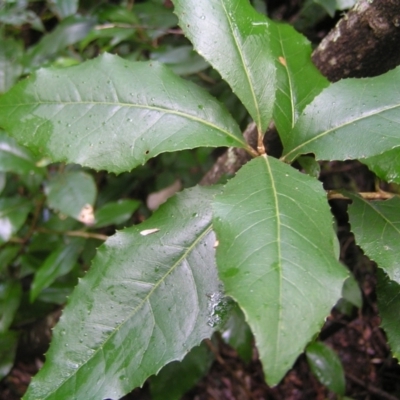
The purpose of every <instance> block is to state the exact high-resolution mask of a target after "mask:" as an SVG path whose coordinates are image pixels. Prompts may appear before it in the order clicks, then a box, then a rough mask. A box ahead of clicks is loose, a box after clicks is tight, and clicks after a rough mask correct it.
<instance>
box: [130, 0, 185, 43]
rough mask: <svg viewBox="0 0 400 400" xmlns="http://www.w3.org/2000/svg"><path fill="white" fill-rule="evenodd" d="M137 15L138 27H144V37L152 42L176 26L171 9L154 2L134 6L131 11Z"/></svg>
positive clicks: (175, 19)
mask: <svg viewBox="0 0 400 400" xmlns="http://www.w3.org/2000/svg"><path fill="white" fill-rule="evenodd" d="M133 11H134V13H135V14H136V15H137V17H138V19H139V22H140V25H141V26H144V27H146V35H148V36H150V39H152V40H154V39H157V38H158V37H160V36H163V35H165V34H166V33H167V31H168V29H170V28H173V27H174V26H176V25H177V24H178V21H177V18H176V16H175V15H174V14H173V13H172V9H168V8H167V7H165V6H164V5H161V4H156V3H154V2H150V1H147V2H143V3H138V4H135V7H134V9H133Z"/></svg>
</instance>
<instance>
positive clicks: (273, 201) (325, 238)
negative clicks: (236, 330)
mask: <svg viewBox="0 0 400 400" xmlns="http://www.w3.org/2000/svg"><path fill="white" fill-rule="evenodd" d="M214 212H215V219H214V228H215V231H216V234H217V237H218V239H219V242H220V243H219V246H218V248H217V264H218V269H219V272H220V277H221V279H222V281H223V282H224V285H225V289H226V293H227V295H229V296H231V297H232V298H233V299H234V300H235V301H237V303H238V304H239V306H240V307H241V308H242V310H243V312H244V314H245V316H246V320H247V322H248V324H249V325H250V327H251V329H252V331H253V334H254V336H255V339H256V343H257V347H258V350H259V353H260V358H261V361H262V363H263V367H264V372H265V376H266V379H267V382H268V383H269V384H270V385H275V384H277V383H278V382H279V381H280V380H281V379H282V377H283V376H284V374H285V373H286V371H287V370H288V369H289V368H290V367H291V366H292V364H293V363H294V361H295V360H296V358H297V356H298V355H299V354H300V353H301V352H302V351H303V349H304V347H305V345H306V344H307V343H308V342H309V341H310V340H311V338H312V337H313V336H314V335H315V334H316V333H317V332H318V331H319V329H320V327H321V326H322V324H323V323H324V319H325V317H326V316H327V315H328V314H329V312H330V310H331V308H332V307H333V306H334V305H335V303H336V302H337V300H338V299H339V298H340V297H341V290H342V286H343V282H344V280H345V279H346V277H347V272H346V271H345V269H344V268H343V266H342V265H341V264H340V263H339V262H338V261H337V259H338V243H337V239H336V237H335V233H334V231H333V227H332V215H331V214H330V211H329V206H328V203H327V200H326V194H325V192H324V191H323V189H322V186H321V184H320V183H319V182H318V181H317V180H316V179H313V178H311V177H309V176H308V175H304V174H301V173H299V172H298V171H296V170H295V169H293V168H291V167H290V166H288V165H287V164H284V163H282V162H279V161H278V160H276V159H274V158H270V157H259V158H256V159H253V160H252V161H250V162H249V163H247V164H246V165H245V166H244V167H242V168H241V169H240V171H239V172H238V173H237V175H236V176H235V178H232V179H231V180H230V181H229V182H228V184H227V185H226V187H225V189H224V191H223V193H222V194H221V195H219V196H217V197H216V200H215V203H214Z"/></svg>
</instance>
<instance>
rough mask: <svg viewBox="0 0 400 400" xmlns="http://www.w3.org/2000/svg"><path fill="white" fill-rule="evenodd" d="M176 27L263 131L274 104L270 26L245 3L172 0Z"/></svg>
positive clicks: (264, 18)
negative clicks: (178, 27) (229, 87)
mask: <svg viewBox="0 0 400 400" xmlns="http://www.w3.org/2000/svg"><path fill="white" fill-rule="evenodd" d="M173 3H174V5H175V13H176V14H177V15H178V18H179V25H180V27H181V28H182V30H183V31H184V32H185V35H186V36H187V37H188V38H189V39H190V41H191V42H192V43H193V45H194V48H195V49H196V51H197V52H198V53H199V54H200V55H201V56H203V57H204V58H205V59H206V60H207V61H208V62H209V63H210V64H211V65H212V66H213V67H214V68H215V69H216V70H218V72H219V73H220V74H221V76H222V78H223V79H224V80H225V81H226V82H227V83H228V84H229V85H230V86H231V88H232V90H233V91H234V92H235V94H236V95H237V96H238V97H239V99H240V100H241V101H242V103H243V104H244V106H245V107H246V108H247V110H248V111H249V113H250V115H251V116H252V118H253V119H254V121H255V122H256V124H257V128H258V130H259V132H260V133H263V132H265V131H266V130H267V127H268V124H269V122H270V120H271V117H272V109H273V105H274V98H275V73H276V71H275V63H274V60H273V57H272V55H271V53H270V50H269V48H270V43H269V32H268V29H269V22H268V21H267V19H266V17H265V16H264V15H261V14H259V13H257V12H256V11H255V10H254V8H253V7H252V6H251V5H250V3H249V1H248V0H215V1H209V0H173Z"/></svg>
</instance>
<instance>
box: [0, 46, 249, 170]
mask: <svg viewBox="0 0 400 400" xmlns="http://www.w3.org/2000/svg"><path fill="white" fill-rule="evenodd" d="M54 87H57V88H58V90H57V91H55V90H54V89H53V88H54ZM10 115H12V118H10ZM0 126H2V127H3V128H4V129H5V130H6V131H8V133H9V134H11V135H13V136H15V137H16V138H17V140H19V141H21V142H22V143H23V144H25V145H27V146H28V147H31V148H32V149H34V150H36V151H37V152H39V153H44V154H46V155H47V156H49V157H51V159H52V160H53V161H67V162H75V163H79V164H82V165H85V166H89V167H92V168H96V169H106V170H108V171H110V172H123V171H127V170H131V169H132V168H134V167H135V166H137V165H139V164H143V163H144V162H146V161H147V160H148V159H149V158H151V157H154V156H156V155H157V154H159V153H162V152H168V151H175V150H183V149H187V148H194V147H200V146H210V147H213V146H214V147H217V146H237V147H245V146H246V145H245V143H244V141H243V138H242V137H241V132H240V129H239V127H238V125H237V124H236V122H235V121H234V120H233V118H232V117H231V116H230V115H229V114H228V112H227V111H226V109H225V108H224V107H222V106H221V104H220V103H218V102H217V101H216V100H215V99H214V98H212V97H211V96H210V95H209V94H208V93H207V92H206V91H204V90H203V89H200V88H199V87H197V86H195V85H194V84H191V83H190V82H187V81H184V80H183V79H181V78H179V77H177V76H175V75H174V74H173V73H172V72H171V71H169V70H168V69H167V68H166V67H164V66H163V65H161V64H158V63H155V62H148V63H145V62H143V63H142V62H137V63H133V62H129V61H125V60H122V59H121V58H119V57H117V56H112V55H109V54H105V55H103V56H100V57H98V58H97V59H95V60H93V61H87V62H85V63H83V64H81V65H79V66H76V67H71V68H65V69H52V68H51V69H41V70H39V71H38V72H37V74H35V75H34V76H33V77H32V78H31V79H27V80H25V81H23V82H21V83H20V84H18V85H16V86H15V87H14V88H13V90H11V91H9V92H8V93H7V94H6V95H4V96H3V97H2V98H1V99H0Z"/></svg>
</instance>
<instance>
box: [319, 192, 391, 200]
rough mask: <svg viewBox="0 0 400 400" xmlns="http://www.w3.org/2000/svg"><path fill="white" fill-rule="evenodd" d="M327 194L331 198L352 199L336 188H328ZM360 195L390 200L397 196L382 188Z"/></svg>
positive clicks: (368, 198)
mask: <svg viewBox="0 0 400 400" xmlns="http://www.w3.org/2000/svg"><path fill="white" fill-rule="evenodd" d="M327 195H328V199H329V200H334V199H335V200H351V199H350V198H349V197H346V196H345V195H343V194H342V193H339V192H336V191H335V190H327ZM358 195H359V196H361V197H362V198H363V199H365V200H389V199H391V198H393V197H394V196H395V194H394V193H389V192H384V191H382V190H380V191H379V192H360V193H358Z"/></svg>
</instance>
